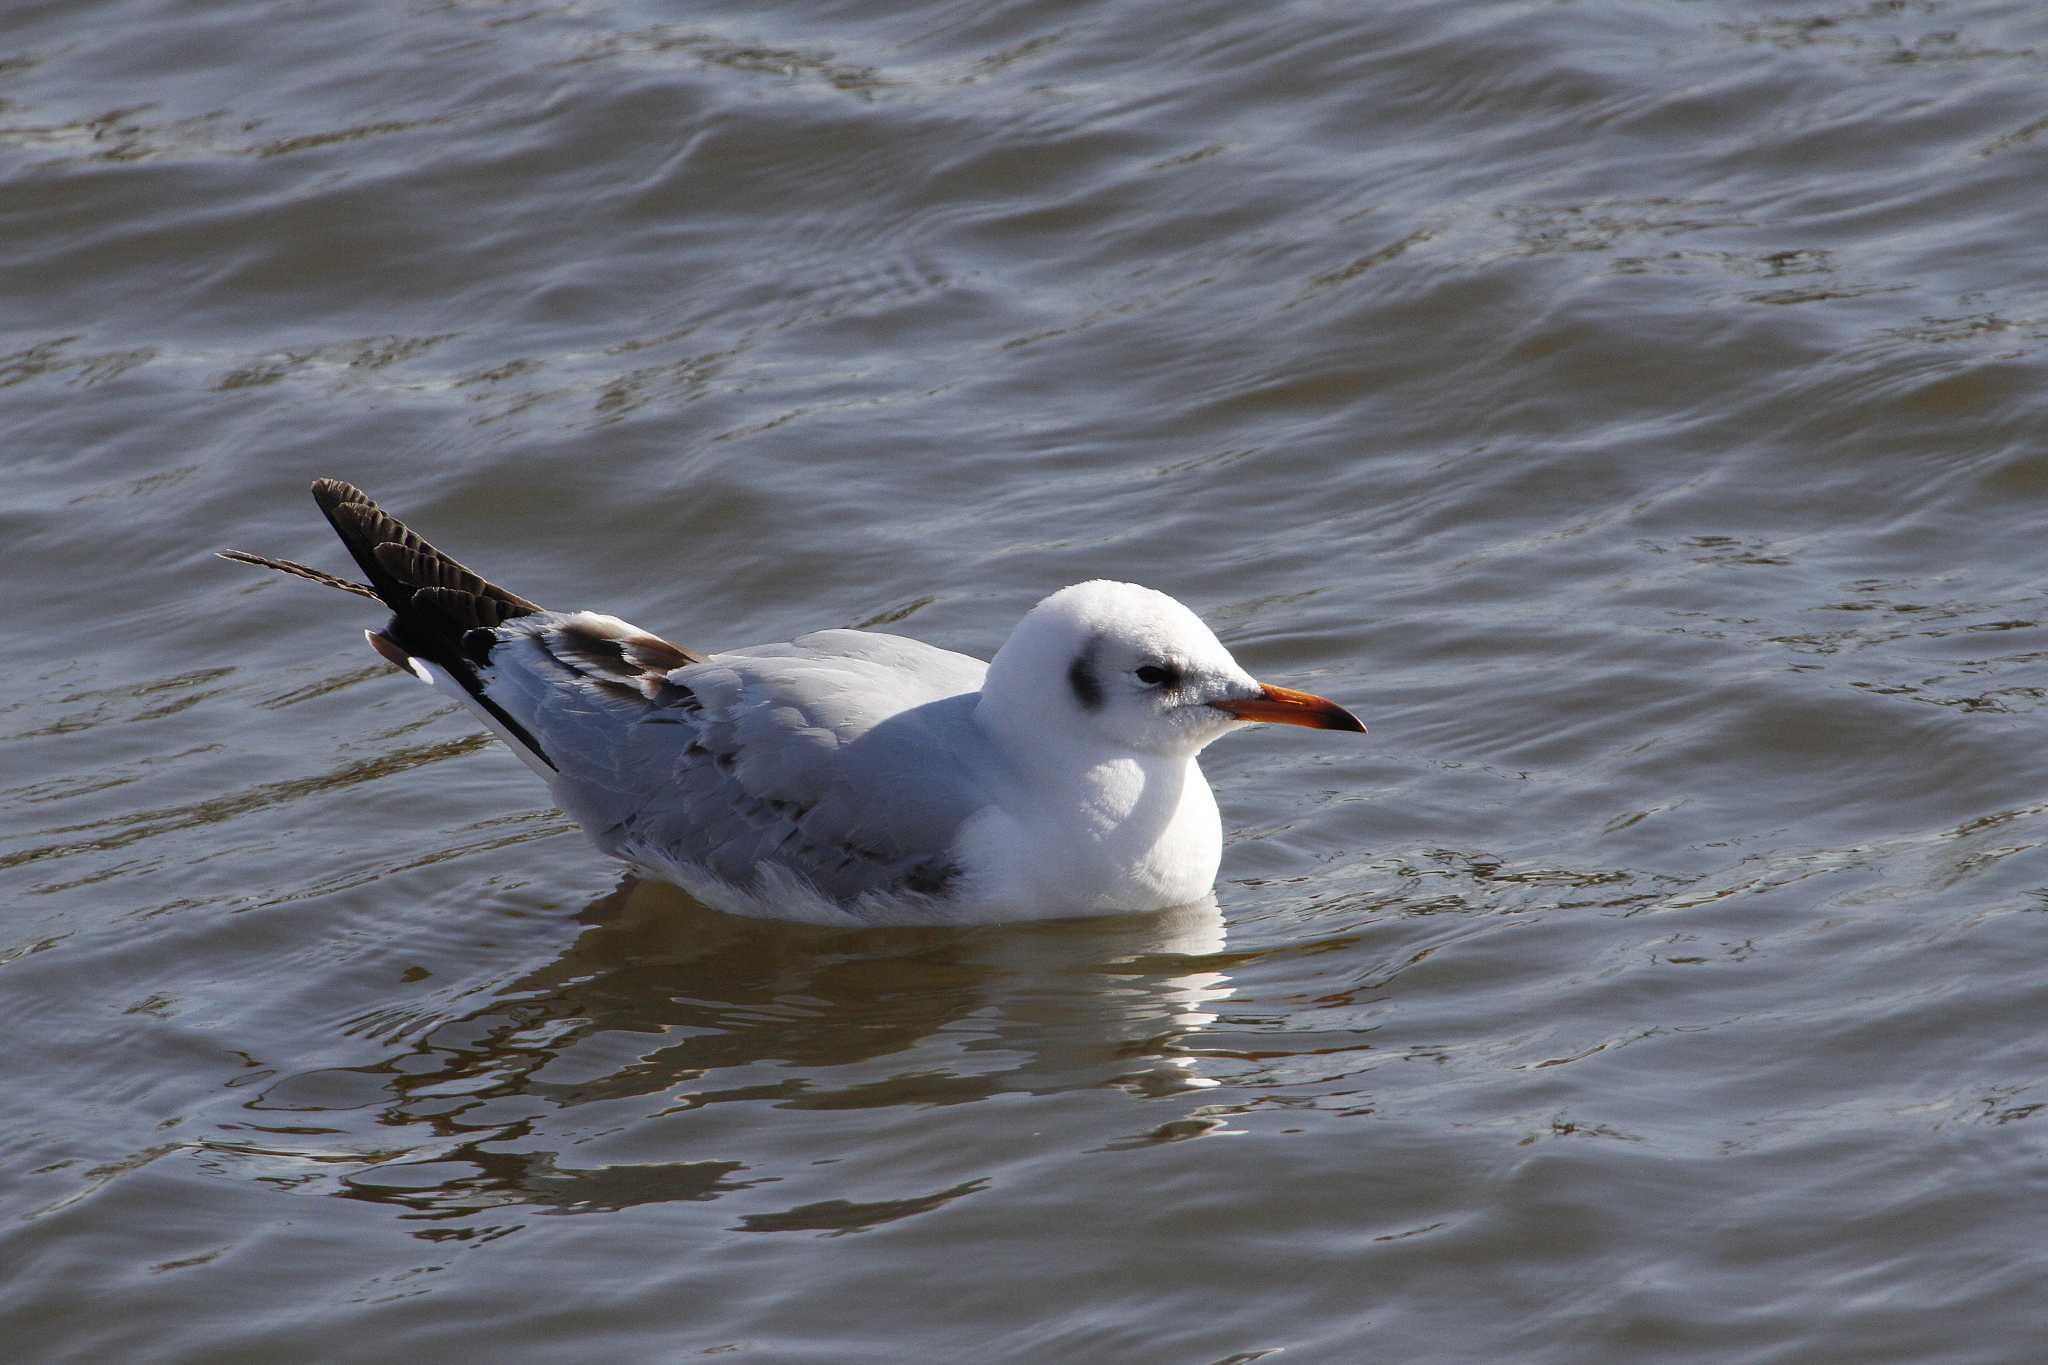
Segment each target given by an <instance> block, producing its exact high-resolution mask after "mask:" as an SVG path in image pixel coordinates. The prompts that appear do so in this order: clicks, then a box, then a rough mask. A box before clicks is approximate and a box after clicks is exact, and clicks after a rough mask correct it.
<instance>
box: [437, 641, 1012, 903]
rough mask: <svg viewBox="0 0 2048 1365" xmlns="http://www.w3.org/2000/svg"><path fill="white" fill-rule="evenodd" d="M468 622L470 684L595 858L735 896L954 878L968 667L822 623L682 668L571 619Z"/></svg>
mask: <svg viewBox="0 0 2048 1365" xmlns="http://www.w3.org/2000/svg"><path fill="white" fill-rule="evenodd" d="M478 634H488V635H489V637H490V639H489V641H488V648H487V654H486V659H485V662H484V664H483V667H482V668H481V669H480V674H481V676H482V678H483V681H484V685H485V691H486V693H487V695H489V697H490V698H491V700H492V701H493V702H495V703H496V704H497V705H499V706H501V707H503V708H504V709H505V710H506V711H507V712H508V713H510V714H511V715H512V716H513V717H515V718H516V719H517V720H518V721H519V723H520V724H521V725H523V726H524V727H525V728H526V730H527V731H528V732H530V733H531V734H532V735H533V736H534V738H535V739H536V740H537V742H538V743H539V745H540V747H541V748H542V749H543V750H544V751H545V753H546V757H547V760H548V761H549V762H550V763H552V764H553V765H554V769H555V771H554V773H553V774H552V775H551V778H550V780H551V783H552V785H553V786H554V788H555V794H556V797H557V799H558V800H560V801H561V803H562V805H563V808H564V809H565V810H567V811H568V812H569V813H570V814H571V815H573V816H574V817H575V818H576V819H577V821H578V822H579V823H581V824H582V825H583V827H584V828H585V829H586V830H587V831H588V832H589V833H590V835H591V836H592V837H593V838H594V839H596V840H597V842H598V844H599V845H600V846H601V847H603V848H605V849H606V850H607V851H608V852H611V853H614V854H615V855H617V856H620V857H623V858H626V859H628V860H630V861H633V862H638V863H641V864H643V865H647V866H653V867H656V868H661V867H665V866H677V865H680V866H683V867H686V868H692V869H699V870H701V871H702V872H705V873H708V874H710V875H711V876H712V877H715V878H717V879H718V880H720V881H723V882H726V883H729V884H731V885H734V886H738V887H741V888H752V887H754V886H756V885H757V884H758V883H759V882H760V879H761V876H762V872H763V869H764V868H779V869H781V870H783V871H785V872H788V873H793V874H795V875H797V876H798V877H800V878H802V879H803V880H804V881H807V882H808V883H809V884H810V885H812V886H813V887H815V888H816V889H817V890H818V891H820V892H821V893H823V894H824V895H826V896H828V897H830V898H832V899H835V900H839V901H851V900H854V899H857V898H858V897H860V896H862V895H865V894H867V893H870V892H884V893H900V892H904V891H910V892H920V893H924V894H928V895H938V894H943V893H944V891H945V890H946V889H947V887H948V884H949V883H950V882H951V880H952V879H953V877H954V876H956V875H957V872H958V869H957V868H955V867H953V866H952V864H951V861H950V858H949V850H950V849H951V846H952V844H953V841H954V837H955V835H956V834H957V833H958V830H959V827H960V825H961V824H962V822H964V821H965V820H966V819H967V818H968V817H969V816H971V815H972V814H973V813H974V812H975V811H976V810H977V809H979V808H980V807H981V805H983V804H984V803H985V801H986V796H985V788H984V787H983V786H982V785H980V783H981V781H982V780H983V779H984V778H985V777H986V776H987V768H988V754H987V752H986V750H985V747H984V745H983V744H982V741H981V740H980V735H979V730H978V729H977V727H976V726H975V725H974V723H973V719H972V715H973V707H974V703H975V700H976V694H977V693H978V692H979V689H980V686H981V678H982V674H983V672H984V671H985V665H983V664H982V663H981V662H980V661H979V660H975V659H970V658H967V657H966V656H965V655H960V654H954V653H951V652H950V651H947V650H941V649H935V648H933V647H932V646H929V645H925V644H921V643H919V642H918V641H915V640H907V639H904V638H902V637H900V636H890V635H874V634H868V633H865V632H860V631H820V632H818V633H817V634H815V635H807V636H804V637H802V638H801V639H799V640H796V641H794V642H792V643H790V644H784V645H765V646H759V647H756V648H753V649H744V650H736V651H732V652H730V653H725V654H719V655H714V656H712V657H710V658H709V659H703V660H701V661H692V659H694V658H697V657H699V656H683V655H680V654H679V653H675V654H671V653H665V652H664V651H665V650H666V651H673V650H674V648H675V647H674V646H668V645H666V643H665V642H663V641H661V640H659V639H658V638H656V637H654V636H650V635H647V634H646V632H644V631H640V630H638V629H636V628H635V627H632V626H629V625H627V624H626V623H625V622H623V621H619V620H618V619H617V618H615V617H607V616H598V615H595V614H593V613H588V612H584V613H575V614H562V613H552V612H551V613H544V614H540V615H535V616H528V617H522V618H520V619H518V620H514V621H508V622H505V623H504V624H502V625H500V626H497V627H495V628H493V629H492V630H491V631H489V632H478ZM479 643H480V644H482V643H485V642H482V641H480V642H479Z"/></svg>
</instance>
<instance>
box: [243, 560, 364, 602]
mask: <svg viewBox="0 0 2048 1365" xmlns="http://www.w3.org/2000/svg"><path fill="white" fill-rule="evenodd" d="M214 553H215V554H217V555H219V556H220V557H221V558H222V559H227V560H232V561H234V562H235V563H237V564H252V565H254V566H255V567H257V568H259V569H276V570H277V571H278V572H279V573H288V574H290V575H292V577H294V578H306V579H311V580H312V581H313V582H315V583H319V584H321V585H323V586H325V587H329V588H339V589H341V590H342V591H343V592H352V593H354V594H355V595H356V596H358V597H367V598H369V599H370V600H371V601H372V602H381V601H383V599H382V598H380V597H379V596H377V590H376V589H375V588H372V587H371V586H370V585H369V584H367V583H352V582H350V581H349V580H348V579H346V578H336V577H335V576H334V575H333V574H331V573H328V572H327V571H326V570H324V569H316V568H314V567H312V566H311V565H310V564H301V563H299V562H298V561H297V560H292V559H271V558H269V557H268V556H266V555H252V554H250V553H249V552H248V551H247V550H216V551H215V552H214Z"/></svg>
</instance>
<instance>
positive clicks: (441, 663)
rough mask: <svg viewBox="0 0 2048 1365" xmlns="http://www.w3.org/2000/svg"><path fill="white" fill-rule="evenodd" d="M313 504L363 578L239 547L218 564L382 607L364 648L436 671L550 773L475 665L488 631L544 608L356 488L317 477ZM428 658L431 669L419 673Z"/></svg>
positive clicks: (426, 674)
mask: <svg viewBox="0 0 2048 1365" xmlns="http://www.w3.org/2000/svg"><path fill="white" fill-rule="evenodd" d="M313 500H314V501H315V502H317V503H319V504H320V510H321V511H322V512H323V513H325V514H326V516H327V522H328V524H329V525H330V526H332V527H333V528H334V532H335V534H336V535H338V536H340V537H341V543H342V544H343V545H344V546H346V547H347V549H348V552H349V554H350V555H351V556H352V557H353V558H354V559H355V561H356V563H357V565H358V566H360V567H361V569H362V571H363V576H364V577H366V578H368V579H369V580H370V581H369V582H368V583H354V582H351V581H349V580H348V579H346V578H337V577H336V576H335V575H333V574H330V573H325V572H323V571H322V570H319V569H315V568H311V567H309V566H307V565H304V564H300V563H296V562H295V561H293V560H289V559H271V558H268V557H266V556H264V555H253V554H249V553H247V552H245V551H242V550H222V551H220V552H219V553H220V557H221V558H223V559H229V560H233V561H234V562H235V563H237V564H252V565H255V566H256V567H258V568H263V569H276V570H277V571H279V572H280V573H288V574H291V575H293V576H294V577H297V578H305V579H310V580H312V581H313V582H315V583H320V584H323V585H325V586H327V587H330V588H338V589H340V590H341V591H343V592H348V593H354V594H356V595H357V596H359V597H368V598H370V599H372V600H373V601H377V602H382V603H383V604H384V605H385V606H387V607H389V608H390V609H391V619H390V621H389V622H387V623H386V624H385V626H384V628H383V629H382V630H376V631H371V632H370V644H371V647H372V648H374V649H375V650H376V651H377V653H378V654H380V655H382V656H383V657H384V658H385V659H386V660H388V661H389V662H390V663H392V664H393V665H394V666H395V667H398V668H402V669H405V670H406V671H408V672H413V673H417V674H418V675H419V676H420V677H422V678H425V679H427V680H428V681H430V682H431V681H433V679H434V676H435V675H434V670H435V669H438V670H439V671H440V672H442V673H445V674H446V675H447V676H448V677H449V678H450V679H452V680H453V681H454V683H455V684H456V685H457V686H458V687H460V688H461V689H462V690H463V691H464V692H466V693H467V694H468V695H469V698H470V700H471V701H472V702H474V703H475V704H476V706H477V707H479V708H480V709H481V710H482V711H483V712H484V713H485V717H486V719H487V720H489V721H491V722H492V723H493V725H494V727H495V728H498V729H499V732H500V733H501V734H503V735H505V736H506V738H507V739H509V740H511V741H512V742H513V743H515V744H517V745H520V746H521V747H523V748H525V749H526V750H528V751H530V752H531V753H532V754H533V755H534V757H535V758H537V759H539V760H540V762H542V763H544V764H546V765H547V766H548V767H549V768H553V767H554V763H553V762H552V760H550V759H549V758H548V756H547V755H546V753H545V752H543V751H542V749H541V747H540V744H539V743H538V742H537V741H536V740H535V739H534V738H533V736H532V735H531V734H529V733H528V732H527V731H526V729H525V727H524V726H522V725H520V724H519V723H518V722H517V721H515V720H514V719H513V718H512V717H511V716H509V715H507V714H506V713H505V711H504V708H503V707H501V706H499V705H498V704H497V703H496V702H495V701H493V700H492V699H491V698H490V697H488V696H486V695H485V689H484V685H483V680H482V679H481V678H480V677H478V675H477V668H478V667H479V666H480V665H482V664H484V663H485V662H487V661H488V660H489V658H490V650H491V645H492V644H493V643H494V642H495V637H493V636H492V635H491V634H490V633H489V632H490V631H491V629H492V628H493V627H496V626H499V625H502V624H504V623H505V622H506V621H509V620H512V619H513V618H515V617H520V616H533V615H537V614H539V613H542V612H545V611H546V610H547V609H546V608H545V607H542V606H541V605H540V604H539V603H537V602H529V601H527V600H526V599H525V598H524V597H520V596H519V595H517V594H516V593H511V592H507V591H506V590H505V589H503V588H501V587H499V586H498V585H497V584H495V583H493V582H491V581H490V580H489V579H487V578H485V577H484V576H483V575H482V574H479V573H477V572H476V571H475V570H473V569H470V568H467V567H466V566H464V565H463V564H461V563H460V562H458V561H457V560H455V559H454V558H452V557H451V556H448V555H445V554H442V553H441V552H440V551H439V550H437V549H435V548H434V547H433V546H432V545H429V544H428V543H427V542H426V541H425V540H423V539H422V538H421V537H420V536H419V535H418V534H417V533H416V532H415V531H413V529H412V528H411V527H409V526H407V525H406V524H405V523H404V522H402V521H400V520H399V519H398V518H396V517H394V516H392V515H390V514H389V513H387V512H386V511H385V510H384V509H383V508H381V507H379V506H378V505H377V504H376V503H374V502H372V501H371V500H370V497H369V495H368V494H366V493H365V492H363V490H362V489H360V488H357V487H356V486H355V485H354V484H349V483H343V482H342V481H341V480H339V479H315V480H314V481H313ZM417 661H424V662H425V663H427V664H431V665H433V666H434V668H433V669H428V668H422V667H420V666H418V662H417Z"/></svg>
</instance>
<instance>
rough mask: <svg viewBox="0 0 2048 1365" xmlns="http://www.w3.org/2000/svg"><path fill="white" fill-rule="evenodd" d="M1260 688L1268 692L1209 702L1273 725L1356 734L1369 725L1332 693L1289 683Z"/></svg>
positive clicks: (1218, 708) (1217, 706) (1222, 708)
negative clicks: (1323, 694) (1323, 693)
mask: <svg viewBox="0 0 2048 1365" xmlns="http://www.w3.org/2000/svg"><path fill="white" fill-rule="evenodd" d="M1259 690H1260V691H1261V692H1263V693H1264V694H1265V695H1264V696H1259V697H1248V698H1246V699H1245V700H1244V701H1212V702H1210V703H1209V705H1211V706H1213V707H1215V708H1216V709H1217V710H1219V711H1228V712H1229V713H1230V714H1231V715H1233V716H1236V717H1237V718H1238V719H1239V720H1258V721H1264V722H1266V723H1267V724H1269V725H1306V726H1308V728H1309V729H1311V730H1348V731H1350V732H1351V733H1352V734H1355V735H1362V734H1364V733H1365V726H1364V724H1363V723H1362V722H1361V721H1360V720H1359V719H1358V717H1356V716H1354V715H1352V714H1351V713H1350V712H1349V711H1346V710H1345V709H1344V708H1343V707H1341V706H1339V705H1337V703H1336V702H1333V701H1331V700H1330V699H1329V698H1328V697H1318V696H1316V695H1315V694H1314V693H1312V692H1296V691H1294V690H1292V689H1291V688H1286V687H1268V686H1266V685H1265V684H1264V683H1260V684H1259Z"/></svg>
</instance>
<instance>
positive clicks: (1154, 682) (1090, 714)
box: [981, 579, 1365, 757]
mask: <svg viewBox="0 0 2048 1365" xmlns="http://www.w3.org/2000/svg"><path fill="white" fill-rule="evenodd" d="M981 691H982V700H981V709H982V714H983V716H984V719H985V720H986V721H988V722H991V723H995V724H998V725H1000V726H1001V727H1002V728H1003V729H1004V730H1006V731H1008V732H1009V733H1010V734H1011V735H1012V736H1019V737H1028V736H1031V735H1036V736H1039V737H1041V738H1042V740H1043V742H1044V743H1045V744H1046V745H1048V746H1051V747H1064V746H1062V745H1061V744H1060V741H1061V740H1062V739H1066V738H1069V737H1073V738H1077V739H1081V740H1082V742H1083V743H1084V745H1085V747H1086V748H1088V749H1090V750H1093V751H1097V752H1101V751H1107V752H1112V753H1119V752H1139V753H1155V754H1165V755H1174V756H1186V757H1192V756H1193V755H1195V754H1196V753H1198V752H1200V751H1201V749H1202V748H1203V746H1205V745H1207V744H1208V743H1209V742H1210V741H1211V740H1214V739H1217V738H1219V737H1221V736H1223V735H1225V734H1228V733H1229V732H1230V731H1232V730H1235V729H1238V728H1240V727H1242V726H1245V725H1249V724H1251V723H1253V722H1255V721H1277V722H1281V723H1284V724H1291V725H1308V726H1313V727H1315V728H1318V729H1324V730H1351V731H1362V730H1364V729H1365V727H1364V726H1363V725H1361V724H1359V723H1358V720H1357V718H1356V717H1354V716H1353V715H1352V714H1351V713H1350V712H1349V711H1346V710H1345V709H1344V708H1343V707H1341V706H1338V705H1337V704H1336V703H1335V702H1332V701H1326V700H1325V699H1323V698H1321V697H1314V696H1310V695H1309V694H1307V693H1305V692H1290V691H1288V690H1286V689H1285V688H1278V687H1267V686H1265V685H1264V684H1262V683H1260V682H1259V681H1258V680H1256V679H1255V678H1253V677H1252V675H1251V674H1249V673H1247V672H1245V671H1244V669H1242V668H1240V667H1239V666H1238V663H1237V660H1235V659H1233V658H1231V657H1230V651H1229V650H1227V649H1225V648H1224V647H1223V642H1222V641H1220V640H1218V639H1217V638H1216V634H1215V632H1214V631H1212V630H1210V629H1209V627H1207V626H1206V625H1204V624H1202V618H1201V617H1199V616H1197V615H1195V614H1194V613H1193V612H1191V611H1189V610H1188V609H1187V608H1186V607H1184V606H1182V605H1181V604H1180V603H1178V602H1176V601H1174V600H1173V599H1172V598H1171V597H1168V596H1167V595H1166V594H1165V593H1163V592H1155V591H1153V590H1152V589H1151V588H1141V587H1139V586H1138V585H1137V584H1135V583H1113V582H1110V581H1108V580H1106V579H1096V580H1094V581H1092V582H1088V583H1076V584H1075V585H1074V586H1072V587H1070V588H1062V589H1060V590H1059V591H1058V592H1056V593H1054V594H1053V595H1052V596H1050V597H1048V598H1046V599H1045V600H1044V601H1042V602H1040V603H1039V604H1038V605H1037V606H1035V607H1033V608H1032V609H1031V610H1030V612H1029V613H1027V614H1026V615H1025V617H1024V619H1023V620H1022V621H1020V622H1018V623H1017V628H1016V629H1015V630H1014V631H1012V632H1011V633H1010V638H1009V639H1008V640H1007V641H1005V642H1004V644H1003V647H1002V648H1001V649H999V650H997V651H996V656H995V658H994V659H992V660H991V661H990V662H989V666H988V677H987V679H986V680H985V681H984V682H983V684H982V689H981Z"/></svg>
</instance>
